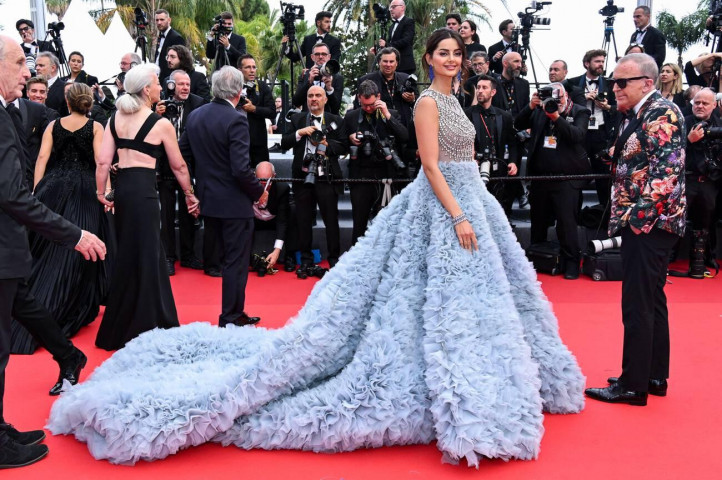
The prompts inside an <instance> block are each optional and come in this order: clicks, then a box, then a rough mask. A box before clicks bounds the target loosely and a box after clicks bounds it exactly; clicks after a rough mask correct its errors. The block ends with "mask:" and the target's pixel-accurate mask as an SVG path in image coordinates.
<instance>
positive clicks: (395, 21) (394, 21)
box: [391, 20, 399, 23]
mask: <svg viewBox="0 0 722 480" xmlns="http://www.w3.org/2000/svg"><path fill="white" fill-rule="evenodd" d="M391 23H399V21H398V20H393V21H392V22H391Z"/></svg>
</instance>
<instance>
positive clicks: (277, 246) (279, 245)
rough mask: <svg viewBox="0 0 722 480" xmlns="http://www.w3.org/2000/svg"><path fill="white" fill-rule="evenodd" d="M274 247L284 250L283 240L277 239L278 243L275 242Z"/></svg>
mask: <svg viewBox="0 0 722 480" xmlns="http://www.w3.org/2000/svg"><path fill="white" fill-rule="evenodd" d="M273 248H274V249H276V248H277V249H279V250H283V240H276V243H274V244H273Z"/></svg>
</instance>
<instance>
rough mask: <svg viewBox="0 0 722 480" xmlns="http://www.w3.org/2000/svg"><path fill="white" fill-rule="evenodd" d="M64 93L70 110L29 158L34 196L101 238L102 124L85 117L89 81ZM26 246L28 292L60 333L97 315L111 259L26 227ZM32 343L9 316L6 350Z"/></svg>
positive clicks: (104, 231) (105, 234)
mask: <svg viewBox="0 0 722 480" xmlns="http://www.w3.org/2000/svg"><path fill="white" fill-rule="evenodd" d="M65 98H66V101H67V104H68V109H69V111H70V115H68V116H67V117H63V118H61V119H58V120H55V121H53V122H51V123H50V124H49V125H48V127H47V129H46V130H45V133H44V134H43V142H42V146H41V148H40V152H39V154H38V160H37V162H36V164H35V180H34V191H35V196H36V197H37V198H38V200H40V201H41V202H43V203H44V204H45V205H46V206H48V207H49V208H50V209H51V210H53V211H54V212H55V213H57V214H59V215H62V216H63V217H64V218H65V219H66V220H68V221H70V222H72V223H74V224H75V225H78V226H79V227H80V228H82V229H83V230H87V231H89V232H92V233H94V234H96V235H97V236H98V237H99V238H100V239H101V240H103V241H104V242H107V241H108V239H109V237H110V233H109V227H108V219H107V217H106V216H105V214H104V213H103V208H102V206H101V205H98V202H97V201H96V200H95V155H96V154H97V153H98V152H99V151H100V144H101V142H102V141H103V127H102V126H101V125H100V124H99V123H97V122H94V121H93V120H91V119H89V118H87V117H86V115H87V113H88V111H89V110H90V108H91V107H92V105H93V95H92V92H91V90H90V87H88V86H87V85H84V84H81V83H78V84H73V85H69V86H68V87H66V92H65ZM51 153H53V155H52V157H51ZM30 251H31V253H32V256H33V269H32V272H31V274H30V278H29V279H28V284H29V285H30V292H31V293H32V294H33V295H34V296H35V297H36V298H37V300H38V301H39V302H40V303H41V304H42V305H43V306H44V307H45V308H46V309H47V310H48V311H49V312H50V314H51V315H52V317H53V319H55V321H56V322H57V323H58V325H59V326H60V327H61V329H62V331H63V333H64V334H65V335H66V336H68V337H71V336H73V335H75V334H76V333H77V332H78V330H80V328H81V327H83V326H84V325H87V324H89V323H90V322H92V321H93V320H95V317H96V316H97V315H98V311H99V305H100V303H101V301H102V300H103V299H104V298H105V296H106V294H107V291H108V283H109V278H108V264H109V262H110V261H111V260H110V259H109V258H106V260H105V261H104V262H86V261H84V260H83V258H82V257H80V256H79V255H77V254H76V253H75V252H74V251H72V250H68V249H66V248H63V247H61V246H60V245H58V244H56V243H54V242H52V241H50V240H47V239H45V238H44V237H42V236H40V235H36V234H32V233H31V234H30ZM37 347H38V343H37V342H36V341H35V339H34V338H33V337H32V336H31V335H30V333H29V332H28V331H27V330H26V329H25V328H24V327H22V326H21V325H20V324H19V323H16V322H13V333H12V352H13V353H22V354H30V353H33V352H34V351H35V350H36V349H37Z"/></svg>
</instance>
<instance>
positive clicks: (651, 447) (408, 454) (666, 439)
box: [0, 266, 722, 480]
mask: <svg viewBox="0 0 722 480" xmlns="http://www.w3.org/2000/svg"><path fill="white" fill-rule="evenodd" d="M685 267H686V266H680V269H684V268H685ZM172 281H173V289H174V293H175V299H176V303H177V305H178V311H179V314H180V318H181V322H182V323H189V322H193V321H205V322H212V323H217V320H218V313H219V308H220V286H221V281H220V279H212V278H209V277H206V276H204V275H202V274H201V273H199V272H196V271H190V270H186V269H183V268H179V269H178V274H177V275H176V276H175V277H174V278H173V280H172ZM540 281H541V282H542V285H543V288H544V291H545V292H546V293H547V295H548V296H549V299H550V300H551V301H552V303H553V304H554V310H555V311H556V313H557V315H558V317H559V323H560V328H561V333H562V337H563V339H564V340H565V342H566V343H567V344H568V345H569V347H570V348H571V349H572V351H573V352H574V353H575V354H576V356H577V358H578V359H579V362H580V364H581V366H582V370H583V371H584V373H585V375H587V378H588V384H589V385H590V386H602V385H603V384H604V382H605V379H606V378H607V376H610V375H616V374H618V373H619V371H620V364H621V346H622V326H621V314H620V307H619V301H620V285H621V284H620V283H603V282H593V281H592V280H591V279H588V278H586V277H584V278H582V279H580V280H577V281H567V280H564V279H562V278H560V277H549V276H545V275H542V276H540ZM671 281H672V283H671V284H669V285H668V286H667V289H666V292H667V296H668V299H669V308H670V324H671V325H670V326H671V339H672V371H671V378H670V381H669V382H670V389H669V395H668V396H667V397H666V398H658V397H650V399H649V404H648V405H647V407H643V408H640V407H631V406H626V405H607V404H603V403H598V402H594V401H591V400H590V401H588V402H587V408H586V409H585V410H584V412H582V413H581V414H579V415H570V416H558V415H547V416H546V419H545V423H544V425H545V427H546V433H545V436H544V440H543V442H542V451H541V455H540V457H539V459H538V460H536V461H531V462H522V461H514V462H509V463H505V462H503V461H489V462H486V463H483V464H482V466H481V468H480V469H479V471H477V470H474V469H469V468H467V467H465V466H451V465H444V464H442V463H441V454H440V453H439V451H438V450H437V449H436V448H435V446H433V445H424V446H412V447H395V448H381V449H375V450H365V451H357V452H352V453H344V454H333V455H326V454H314V453H308V452H295V451H273V452H267V451H245V450H240V449H238V448H235V447H227V448H223V447H221V446H219V445H215V444H214V445H204V446H201V447H198V448H192V449H190V450H185V451H183V452H181V453H180V454H178V455H174V456H172V457H170V458H168V459H166V460H162V461H158V462H152V463H147V462H141V463H139V464H137V465H136V466H135V467H123V466H115V465H111V464H109V463H107V462H105V461H96V460H94V459H93V458H92V457H91V456H90V454H89V453H88V450H87V448H86V447H85V444H82V443H79V442H77V441H76V440H74V439H73V438H72V437H54V436H50V435H49V438H47V439H46V441H45V443H46V444H47V445H48V446H49V447H50V454H49V455H48V457H47V458H45V459H44V460H42V461H40V462H39V463H37V464H35V465H32V466H29V467H25V468H21V469H15V470H6V471H3V473H2V474H1V475H0V478H2V479H8V480H10V479H22V480H27V479H36V478H37V479H40V478H42V479H102V480H111V479H115V478H124V479H125V478H133V479H145V478H147V479H174V478H178V479H186V478H187V479H206V478H208V479H210V478H213V479H225V478H233V479H238V478H243V479H261V480H266V479H269V480H270V479H303V480H305V479H319V480H321V479H323V480H339V479H345V480H365V479H369V480H371V479H381V480H386V479H394V480H395V479H433V480H437V479H466V478H493V479H495V480H496V479H517V478H523V479H579V478H584V479H594V478H605V479H608V478H614V479H627V478H635V479H651V478H660V479H677V478H680V479H681V478H684V479H713V478H720V477H721V476H722V473H721V472H722V456H721V455H720V453H719V452H720V450H721V449H722V416H721V415H720V414H719V401H720V400H719V399H720V398H721V397H722V367H721V366H720V356H719V354H718V351H719V350H718V348H719V346H720V345H722V301H720V286H721V284H722V279H705V280H692V279H685V278H674V279H672V280H671ZM313 283H314V281H313V280H305V281H304V280H297V279H296V277H295V275H293V274H287V273H284V272H280V273H279V274H278V275H276V276H273V277H265V278H258V277H256V276H255V274H251V277H250V281H249V288H248V295H247V298H248V302H247V310H248V312H249V313H251V314H253V315H260V316H261V317H262V318H263V320H262V322H261V324H262V325H263V326H266V327H270V328H276V327H279V326H281V325H283V324H284V322H285V321H286V319H288V317H289V316H291V315H293V314H294V313H295V312H296V311H297V310H298V308H299V307H300V306H301V304H302V303H303V301H304V299H305V298H306V296H307V295H308V293H309V292H310V290H311V287H312V286H313ZM99 322H100V319H98V320H96V322H94V323H93V324H92V325H90V326H89V327H86V328H85V329H83V330H82V331H81V332H80V333H79V334H78V335H77V336H76V338H75V340H74V341H75V342H76V344H77V345H78V346H79V347H80V348H82V349H83V350H84V351H85V352H86V354H87V355H88V357H89V362H88V368H86V370H84V371H83V374H82V376H81V380H85V378H87V375H88V374H89V373H90V372H91V371H92V369H93V368H94V367H96V366H97V365H99V364H100V363H101V362H102V361H103V360H104V359H106V358H107V357H108V356H109V354H108V353H107V352H105V351H102V350H99V349H97V348H95V346H94V340H95V334H96V332H97V329H98V325H99ZM56 376H57V367H56V365H55V363H54V362H53V361H52V359H51V358H50V356H49V355H48V353H47V352H45V351H44V350H41V351H38V352H37V353H36V354H35V355H32V356H13V357H12V358H11V360H10V366H9V368H8V372H7V391H6V393H5V413H6V417H7V419H8V420H9V421H11V422H12V423H14V424H15V425H16V426H17V427H19V428H21V429H31V428H39V427H40V426H42V425H43V424H44V421H45V419H46V418H47V416H48V412H49V410H50V406H51V405H52V402H53V397H50V396H48V395H47V391H48V389H49V388H50V387H51V386H52V384H53V383H54V382H55V379H56Z"/></svg>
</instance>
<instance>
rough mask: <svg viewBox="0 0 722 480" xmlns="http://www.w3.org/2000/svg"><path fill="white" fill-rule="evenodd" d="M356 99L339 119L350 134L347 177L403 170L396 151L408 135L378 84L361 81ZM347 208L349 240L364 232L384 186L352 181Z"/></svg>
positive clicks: (378, 206) (376, 176) (382, 175)
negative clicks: (350, 219)
mask: <svg viewBox="0 0 722 480" xmlns="http://www.w3.org/2000/svg"><path fill="white" fill-rule="evenodd" d="M357 97H358V98H357V102H359V104H360V107H359V108H356V109H354V110H351V111H349V112H346V117H345V118H344V120H343V124H344V128H345V131H346V133H347V134H348V133H350V134H349V136H348V140H349V142H350V148H349V150H350V157H349V165H348V170H349V178H369V179H376V180H381V179H385V178H392V177H395V176H398V175H399V174H400V173H405V172H406V166H405V165H404V163H403V162H402V161H401V159H400V158H399V155H398V152H399V151H400V148H401V146H402V144H404V143H405V142H406V141H407V140H408V138H409V134H408V131H407V130H406V127H405V126H404V125H403V123H402V122H401V118H400V116H399V113H398V112H397V111H396V110H389V108H388V105H387V104H386V102H385V101H383V100H382V98H381V93H380V91H379V87H378V85H376V83H375V82H373V81H372V80H365V81H363V82H361V85H359V88H358V95H357ZM349 188H350V190H351V210H352V215H353V234H352V236H351V243H352V244H355V243H356V240H357V239H358V237H360V236H361V235H363V234H364V233H365V232H366V226H367V225H368V222H369V220H370V219H371V218H373V217H374V216H376V214H377V213H378V212H379V210H380V209H381V207H382V205H381V200H382V198H383V193H384V186H383V185H382V184H380V183H352V184H350V186H349Z"/></svg>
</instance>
